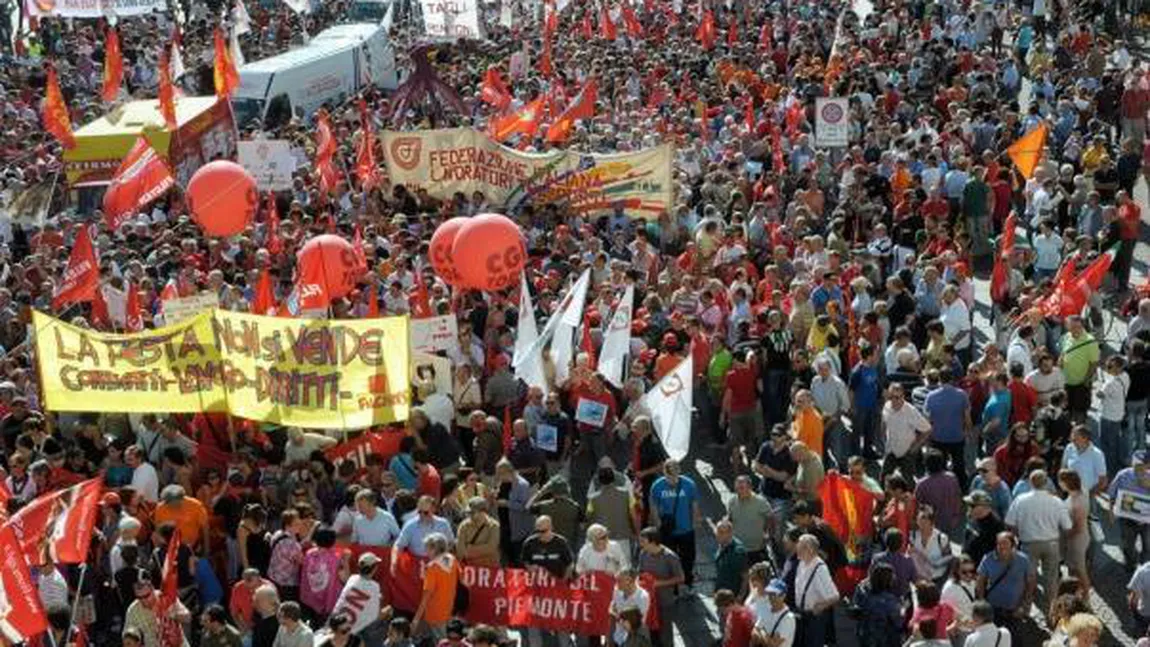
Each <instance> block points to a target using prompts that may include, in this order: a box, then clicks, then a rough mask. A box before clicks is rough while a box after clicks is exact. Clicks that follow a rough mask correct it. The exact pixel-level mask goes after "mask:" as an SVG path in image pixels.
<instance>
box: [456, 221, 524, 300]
mask: <svg viewBox="0 0 1150 647" xmlns="http://www.w3.org/2000/svg"><path fill="white" fill-rule="evenodd" d="M451 259H452V260H453V261H454V262H455V270H456V271H457V272H458V273H459V276H460V278H461V279H462V280H463V282H464V283H465V284H466V285H468V286H470V287H473V288H475V289H477V290H486V291H488V292H498V291H499V290H503V289H506V288H509V287H512V286H514V285H516V284H517V283H518V282H519V275H520V274H521V273H522V272H523V264H524V263H525V262H526V260H527V249H526V247H525V246H524V245H523V235H522V234H521V233H520V231H519V226H518V225H516V224H515V223H514V222H512V221H511V220H510V219H509V218H507V217H506V216H501V215H499V214H497V213H482V214H479V215H478V216H474V217H472V218H468V219H467V222H466V223H464V224H463V226H462V227H460V228H459V231H458V232H457V233H456V234H455V243H454V244H453V245H452V247H451Z"/></svg>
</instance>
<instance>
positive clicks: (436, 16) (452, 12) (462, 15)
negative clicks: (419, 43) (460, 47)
mask: <svg viewBox="0 0 1150 647" xmlns="http://www.w3.org/2000/svg"><path fill="white" fill-rule="evenodd" d="M419 4H420V7H421V8H422V9H423V32H424V34H425V35H427V36H428V37H429V38H436V39H443V40H458V39H460V38H466V39H479V38H482V37H483V32H481V31H480V29H479V5H478V4H477V1H476V0H420V3H419Z"/></svg>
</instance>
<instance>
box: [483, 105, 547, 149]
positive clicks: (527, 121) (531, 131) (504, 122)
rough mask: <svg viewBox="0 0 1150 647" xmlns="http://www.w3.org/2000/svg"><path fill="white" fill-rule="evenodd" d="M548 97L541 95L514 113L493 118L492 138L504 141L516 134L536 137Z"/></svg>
mask: <svg viewBox="0 0 1150 647" xmlns="http://www.w3.org/2000/svg"><path fill="white" fill-rule="evenodd" d="M546 98H547V97H546V96H544V95H540V96H539V97H537V98H536V99H535V100H533V101H532V102H531V103H528V104H527V105H525V106H523V107H522V108H520V109H519V110H516V111H515V112H513V113H511V114H509V115H504V116H502V117H497V118H495V119H492V120H491V138H492V139H494V140H495V141H498V142H502V141H505V140H507V139H509V138H510V137H511V136H512V135H516V134H523V135H527V136H528V137H534V136H535V131H537V130H539V122H540V121H541V120H542V117H543V108H544V105H543V104H544V101H545V100H546Z"/></svg>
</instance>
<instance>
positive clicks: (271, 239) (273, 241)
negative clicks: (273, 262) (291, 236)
mask: <svg viewBox="0 0 1150 647" xmlns="http://www.w3.org/2000/svg"><path fill="white" fill-rule="evenodd" d="M264 247H266V248H267V250H268V252H269V253H271V254H279V253H280V252H282V251H283V250H284V241H283V239H282V238H280V214H279V211H278V210H277V209H276V195H275V194H274V193H272V192H271V191H268V220H267V235H266V237H265V240H264Z"/></svg>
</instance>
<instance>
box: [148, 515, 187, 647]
mask: <svg viewBox="0 0 1150 647" xmlns="http://www.w3.org/2000/svg"><path fill="white" fill-rule="evenodd" d="M180 542H181V538H180V528H179V526H176V528H175V532H173V533H172V538H171V539H169V540H168V546H167V550H166V551H164V565H163V568H162V570H161V571H160V595H159V600H158V601H157V602H156V610H155V612H156V617H157V618H158V619H159V621H160V647H181V646H182V645H183V644H184V630H183V628H182V627H180V623H179V622H178V621H177V620H176V619H175V618H174V617H173V616H172V609H173V608H174V607H175V606H176V603H177V602H178V601H179V596H180V582H179V577H180V570H179V556H180Z"/></svg>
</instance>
